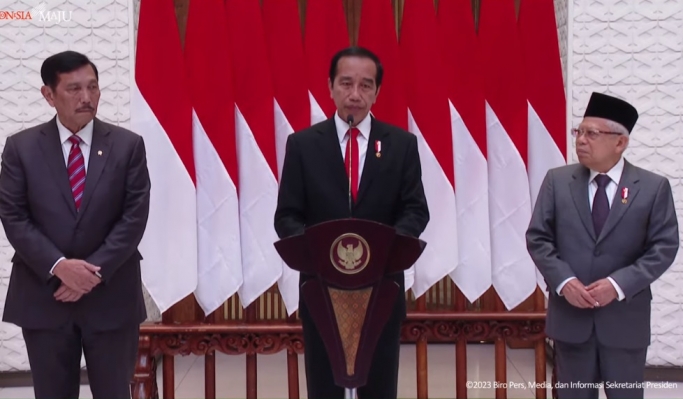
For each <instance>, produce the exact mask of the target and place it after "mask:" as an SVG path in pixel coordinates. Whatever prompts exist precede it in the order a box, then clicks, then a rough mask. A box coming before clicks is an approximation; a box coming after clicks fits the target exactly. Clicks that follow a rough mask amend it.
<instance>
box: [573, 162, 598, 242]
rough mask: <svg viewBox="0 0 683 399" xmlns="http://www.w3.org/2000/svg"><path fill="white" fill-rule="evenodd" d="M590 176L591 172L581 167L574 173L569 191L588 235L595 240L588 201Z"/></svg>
mask: <svg viewBox="0 0 683 399" xmlns="http://www.w3.org/2000/svg"><path fill="white" fill-rule="evenodd" d="M589 176H590V171H589V170H588V169H587V168H585V167H583V166H579V167H578V169H577V170H576V171H575V172H574V176H573V177H574V180H572V182H571V183H570V184H569V186H570V187H569V189H570V191H571V193H572V199H573V200H574V205H575V206H576V210H577V211H579V217H580V218H581V222H583V225H584V227H585V228H586V230H587V231H588V234H590V236H591V237H592V238H593V240H595V239H596V237H595V227H593V217H592V214H591V209H590V202H589V200H588V177H589Z"/></svg>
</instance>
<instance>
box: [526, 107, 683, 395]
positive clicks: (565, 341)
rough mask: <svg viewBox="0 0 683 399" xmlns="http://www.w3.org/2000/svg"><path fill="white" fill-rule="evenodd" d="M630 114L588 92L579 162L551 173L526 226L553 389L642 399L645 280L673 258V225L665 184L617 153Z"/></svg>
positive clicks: (632, 118) (632, 120)
mask: <svg viewBox="0 0 683 399" xmlns="http://www.w3.org/2000/svg"><path fill="white" fill-rule="evenodd" d="M637 120H638V112H637V111H636V109H635V108H634V107H633V106H632V105H630V104H628V103H627V102H625V101H623V100H621V99H618V98H615V97H611V96H607V95H604V94H600V93H593V95H592V96H591V98H590V101H589V103H588V107H587V108H586V112H585V114H584V119H583V121H582V122H581V124H580V125H579V127H578V128H577V129H572V134H573V136H574V137H575V138H576V154H577V155H578V158H579V162H580V164H575V165H568V166H563V167H560V168H556V169H553V170H550V171H549V172H548V174H547V175H546V178H545V181H544V182H543V185H542V186H541V189H540V192H539V197H538V201H537V202H536V207H535V209H534V213H533V216H532V219H531V223H530V225H529V229H528V231H527V247H528V249H529V253H530V254H531V257H532V258H533V260H534V262H535V263H536V266H537V267H538V269H539V271H540V272H541V273H542V274H543V276H544V277H545V280H546V281H547V283H548V289H549V300H548V312H547V320H546V333H547V335H548V336H549V337H550V338H552V339H553V340H554V350H555V358H556V365H555V366H556V368H557V369H556V374H557V382H558V384H559V385H558V387H557V394H558V397H559V398H560V399H564V398H574V399H578V398H596V399H597V398H598V393H599V387H600V386H603V387H604V389H605V394H606V395H607V397H608V398H610V399H611V398H620V399H621V398H642V397H643V387H642V382H643V374H644V370H645V358H646V354H647V347H648V346H649V344H650V302H651V300H652V292H651V291H650V284H652V282H653V281H655V280H656V279H657V278H659V276H661V275H662V274H663V273H664V272H665V271H666V270H667V269H668V268H669V266H671V264H672V263H673V261H674V258H675V256H676V253H677V251H678V245H679V243H678V222H677V220H676V211H675V207H674V201H673V197H672V194H671V186H670V185H669V181H668V180H667V179H666V178H665V177H663V176H660V175H657V174H655V173H652V172H649V171H646V170H644V169H641V168H638V167H636V166H633V165H632V164H630V163H629V162H628V161H626V160H625V159H624V157H623V153H624V150H625V149H626V147H627V146H628V142H629V135H630V134H631V131H632V130H633V127H634V126H635V124H636V121H637Z"/></svg>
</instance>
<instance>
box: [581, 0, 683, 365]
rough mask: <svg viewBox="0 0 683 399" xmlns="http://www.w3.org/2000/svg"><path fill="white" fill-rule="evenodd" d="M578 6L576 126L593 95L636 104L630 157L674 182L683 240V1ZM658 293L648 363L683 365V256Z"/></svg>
mask: <svg viewBox="0 0 683 399" xmlns="http://www.w3.org/2000/svg"><path fill="white" fill-rule="evenodd" d="M571 6H572V8H573V9H570V10H569V11H570V12H569V15H572V18H571V20H570V28H569V31H570V34H571V43H570V52H569V64H570V65H571V69H570V70H569V71H568V72H569V75H570V76H569V84H570V88H569V89H570V92H569V93H570V96H569V101H570V103H569V106H570V107H571V109H570V112H571V115H572V118H571V119H572V120H571V122H572V123H574V124H575V125H576V124H578V123H579V122H580V120H581V117H582V115H583V112H584V110H585V106H586V102H587V101H588V98H589V96H590V93H591V92H593V91H601V92H604V93H608V94H609V93H611V94H612V95H616V96H619V97H622V98H624V99H626V100H627V101H629V102H631V103H633V104H634V105H635V107H636V108H637V109H638V110H639V111H640V119H639V121H638V124H637V125H636V127H635V129H634V131H633V133H632V135H631V144H630V148H629V149H628V150H627V154H626V157H627V159H628V160H629V161H631V162H632V163H634V164H635V165H638V166H641V167H643V168H646V169H649V170H651V171H653V172H656V173H659V174H662V175H664V176H666V177H668V178H669V181H670V182H671V185H672V187H673V190H674V198H675V201H676V210H677V213H678V220H679V225H680V226H681V233H683V184H682V181H681V180H682V178H683V1H681V0H653V1H650V2H643V1H640V0H591V1H588V0H572V4H571ZM570 151H571V154H570V160H572V161H574V162H575V161H576V156H575V154H574V152H573V147H570ZM652 289H653V294H654V300H653V303H652V345H651V346H650V349H649V351H648V356H647V363H648V365H653V366H654V365H656V366H673V365H675V366H683V305H682V303H683V251H679V256H678V258H677V260H676V262H675V264H674V265H673V266H672V267H671V269H670V270H669V271H667V272H666V273H665V274H664V275H663V276H662V277H661V278H660V279H659V280H658V281H656V282H655V283H654V285H653V286H652ZM625 333H628V332H625Z"/></svg>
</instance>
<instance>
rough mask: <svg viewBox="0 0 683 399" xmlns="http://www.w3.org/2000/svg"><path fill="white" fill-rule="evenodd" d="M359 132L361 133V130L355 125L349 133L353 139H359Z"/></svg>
mask: <svg viewBox="0 0 683 399" xmlns="http://www.w3.org/2000/svg"><path fill="white" fill-rule="evenodd" d="M359 134H360V130H358V128H356V127H353V128H351V129H350V130H349V135H350V137H351V139H352V140H356V139H358V135H359Z"/></svg>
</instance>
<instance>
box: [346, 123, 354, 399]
mask: <svg viewBox="0 0 683 399" xmlns="http://www.w3.org/2000/svg"><path fill="white" fill-rule="evenodd" d="M346 123H348V125H349V158H350V159H348V161H349V215H350V216H351V217H353V196H352V191H351V185H352V184H353V178H352V176H353V174H352V173H353V172H354V171H353V144H354V143H353V134H352V133H351V129H352V127H353V115H349V116H347V117H346ZM344 399H356V388H344Z"/></svg>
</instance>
